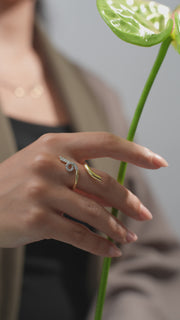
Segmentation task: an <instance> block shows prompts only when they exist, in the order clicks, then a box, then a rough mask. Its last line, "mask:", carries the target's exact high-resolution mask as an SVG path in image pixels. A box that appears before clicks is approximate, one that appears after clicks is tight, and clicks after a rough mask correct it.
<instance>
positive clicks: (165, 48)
mask: <svg viewBox="0 0 180 320" xmlns="http://www.w3.org/2000/svg"><path fill="white" fill-rule="evenodd" d="M171 41H172V38H171V37H169V38H167V39H166V40H165V41H164V42H163V43H162V44H161V47H160V50H159V52H158V55H157V58H156V60H155V63H154V65H153V68H152V70H151V72H150V75H149V77H148V79H147V81H146V84H145V86H144V89H143V91H142V94H141V97H140V99H139V102H138V105H137V108H136V110H135V113H134V117H133V120H132V122H131V125H130V129H129V132H128V136H127V140H129V141H133V139H134V136H135V133H136V129H137V126H138V123H139V120H140V117H141V114H142V111H143V108H144V105H145V102H146V100H147V97H148V95H149V92H150V90H151V87H152V85H153V83H154V80H155V78H156V75H157V73H158V71H159V69H160V67H161V64H162V62H163V60H164V58H165V56H166V53H167V51H168V48H169V46H170V44H171ZM126 168H127V163H126V162H121V164H120V168H119V173H118V178H117V181H118V182H119V183H120V184H122V185H123V184H124V179H125V174H126ZM112 214H113V215H114V216H116V217H117V214H118V210H117V209H115V208H112ZM111 260H112V259H111V258H104V262H103V267H102V273H101V279H100V286H99V292H98V298H97V305H96V313H95V320H101V319H102V313H103V306H104V300H105V294H106V287H107V280H108V273H109V269H110V265H111Z"/></svg>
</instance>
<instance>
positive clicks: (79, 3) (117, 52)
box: [43, 0, 180, 234]
mask: <svg viewBox="0 0 180 320" xmlns="http://www.w3.org/2000/svg"><path fill="white" fill-rule="evenodd" d="M43 1H44V3H45V7H46V11H47V22H48V27H49V33H50V35H51V37H52V40H53V41H54V43H55V44H56V46H57V47H58V48H60V49H61V50H62V51H64V52H65V53H66V54H67V55H68V56H70V57H71V58H72V59H73V60H74V61H77V62H78V63H80V64H82V65H84V66H86V67H88V68H90V69H91V70H93V71H94V72H95V73H96V74H98V75H99V76H100V77H101V78H103V79H104V80H105V81H106V82H108V83H109V84H110V85H111V86H113V87H114V88H115V89H116V90H117V92H118V93H119V95H120V97H121V100H122V101H123V104H124V107H125V109H126V111H127V116H128V118H129V120H130V119H131V117H132V114H133V112H134V109H135V107H136V104H137V101H138V98H139V95H140V92H141V90H142V87H143V84H144V81H145V80H146V78H147V75H148V73H149V70H150V68H151V66H152V64H153V61H154V59H155V56H156V54H157V50H158V47H159V46H156V47H153V48H148V49H147V48H140V47H136V46H133V45H130V44H127V43H125V42H123V41H121V40H119V39H118V38H117V37H116V36H115V35H114V34H113V33H112V32H111V31H110V30H109V29H108V27H107V26H106V24H105V23H104V22H103V20H102V19H101V17H100V16H99V14H98V11H97V9H96V1H95V0H89V1H87V0H86V1H85V0H68V1H64V0H51V1H50V0H43ZM162 3H163V4H166V5H169V6H171V8H172V10H173V9H174V8H175V7H176V6H177V5H178V3H179V0H166V1H165V0H162ZM179 73H180V56H179V55H178V53H177V52H175V50H174V49H173V48H170V50H169V52H168V55H167V57H166V59H165V61H164V64H163V66H162V68H161V71H160V73H159V75H158V78H157V80H156V82H155V84H154V87H153V90H152V92H151V95H150V97H149V99H148V101H147V103H146V109H145V111H144V113H143V116H142V119H141V125H140V127H139V129H138V132H137V137H138V141H139V142H140V143H141V144H142V145H145V146H148V147H149V148H151V149H152V150H153V151H155V152H157V153H159V154H161V155H162V156H164V157H165V158H166V159H167V161H168V162H169V168H167V169H161V170H159V171H153V172H152V171H151V172H146V174H147V175H148V179H149V181H150V183H151V185H152V188H153V189H154V192H155V193H156V194H157V196H158V197H159V199H160V201H161V203H162V205H163V206H164V208H165V211H166V212H167V215H168V218H169V221H170V220H171V221H172V224H173V226H174V229H175V230H176V232H177V234H179V226H180V209H179V199H180V191H179V189H180V187H179V176H180V173H179V164H180V161H179V158H180V143H179V138H180V134H179V131H178V128H179V119H180V103H179V93H180V80H179ZM144 171H146V170H144Z"/></svg>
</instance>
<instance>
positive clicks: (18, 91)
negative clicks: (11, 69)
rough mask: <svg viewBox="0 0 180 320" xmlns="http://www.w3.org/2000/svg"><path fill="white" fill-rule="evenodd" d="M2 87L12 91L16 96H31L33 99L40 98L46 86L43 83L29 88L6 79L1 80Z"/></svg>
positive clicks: (0, 85)
mask: <svg viewBox="0 0 180 320" xmlns="http://www.w3.org/2000/svg"><path fill="white" fill-rule="evenodd" d="M0 87H1V88H3V89H5V90H8V91H10V92H11V93H12V94H13V95H14V96H15V97H16V98H20V99H22V98H25V97H27V96H30V97H31V98H32V99H39V98H41V97H42V95H43V93H44V87H43V86H42V85H41V84H36V85H33V86H29V87H27V88H25V87H23V86H21V85H19V86H14V85H13V84H11V83H8V82H6V81H0Z"/></svg>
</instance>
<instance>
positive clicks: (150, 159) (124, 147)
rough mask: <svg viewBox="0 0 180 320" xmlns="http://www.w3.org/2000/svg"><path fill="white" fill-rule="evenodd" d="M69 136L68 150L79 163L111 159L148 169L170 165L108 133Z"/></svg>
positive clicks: (159, 157)
mask: <svg viewBox="0 0 180 320" xmlns="http://www.w3.org/2000/svg"><path fill="white" fill-rule="evenodd" d="M70 135H72V139H71V137H70V136H69V138H70V139H69V141H68V143H67V148H68V149H69V152H70V154H71V155H72V157H73V158H74V159H76V160H77V161H78V162H80V163H83V162H84V161H85V160H87V159H95V158H104V157H110V158H113V159H117V160H120V161H124V162H129V163H132V164H135V165H137V166H139V167H143V168H147V169H158V168H160V167H167V166H168V163H167V161H166V160H165V159H163V158H162V157H161V156H159V155H158V154H156V153H154V152H152V151H151V150H149V149H148V148H145V147H142V146H140V145H138V144H136V143H134V142H130V141H127V140H126V139H123V138H121V137H119V136H116V135H114V134H111V133H108V132H83V133H75V134H70Z"/></svg>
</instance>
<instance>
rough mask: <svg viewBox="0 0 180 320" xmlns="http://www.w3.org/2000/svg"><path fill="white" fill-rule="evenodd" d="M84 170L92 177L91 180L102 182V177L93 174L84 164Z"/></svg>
mask: <svg viewBox="0 0 180 320" xmlns="http://www.w3.org/2000/svg"><path fill="white" fill-rule="evenodd" d="M84 168H85V169H86V171H87V173H88V174H89V175H90V177H91V178H93V179H94V180H97V181H102V177H101V176H99V175H98V174H96V173H95V172H93V171H92V170H91V168H90V167H89V166H88V164H87V163H85V164H84Z"/></svg>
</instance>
